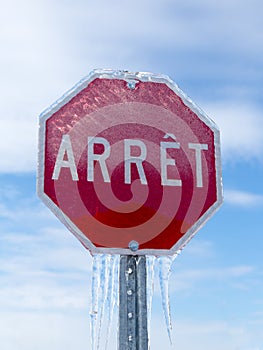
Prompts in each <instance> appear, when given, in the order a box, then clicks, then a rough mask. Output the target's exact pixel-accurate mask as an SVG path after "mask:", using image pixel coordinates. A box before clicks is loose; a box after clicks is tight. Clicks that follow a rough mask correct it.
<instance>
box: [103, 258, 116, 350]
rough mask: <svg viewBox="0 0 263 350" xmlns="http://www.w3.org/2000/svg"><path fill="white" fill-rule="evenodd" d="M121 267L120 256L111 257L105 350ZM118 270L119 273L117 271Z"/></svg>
mask: <svg viewBox="0 0 263 350" xmlns="http://www.w3.org/2000/svg"><path fill="white" fill-rule="evenodd" d="M118 267H119V255H111V257H110V260H109V267H108V271H109V284H108V291H107V314H106V323H107V324H106V341H105V350H107V348H108V342H109V335H110V330H111V325H112V318H113V313H114V311H115V306H116V304H117V299H116V298H117V296H116V290H115V288H116V285H117V286H118V280H117V281H116V274H117V271H118ZM116 270H117V271H116Z"/></svg>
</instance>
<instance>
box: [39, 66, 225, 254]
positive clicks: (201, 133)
mask: <svg viewBox="0 0 263 350" xmlns="http://www.w3.org/2000/svg"><path fill="white" fill-rule="evenodd" d="M39 141H40V142H39V145H40V149H39V169H38V194H39V196H40V198H41V199H42V200H43V201H44V203H45V204H46V205H47V206H48V207H49V208H50V209H51V210H52V211H53V212H54V213H55V215H56V216H57V217H58V218H59V219H60V220H61V221H62V222H63V223H64V224H65V225H66V226H67V227H68V228H69V230H70V231H72V232H73V234H74V235H75V236H76V237H77V238H78V239H79V240H80V241H81V243H82V244H83V245H84V246H85V247H86V248H88V249H89V250H90V251H91V252H92V253H102V252H104V253H116V254H140V255H145V254H155V255H157V254H158V255H165V254H173V253H175V252H176V251H177V250H179V249H181V248H182V247H183V246H184V245H185V244H186V243H187V241H189V239H191V238H192V236H193V235H194V234H195V233H196V232H197V230H198V229H199V228H200V227H201V226H202V225H203V224H204V223H205V222H206V221H207V219H208V218H209V217H210V216H211V215H212V214H213V213H214V212H215V210H216V209H217V208H218V207H219V205H220V204H221V203H222V186H221V170H220V169H221V164H220V143H219V130H218V128H217V126H216V125H215V124H214V123H213V122H212V121H211V120H210V119H209V118H208V117H207V116H206V115H205V114H204V113H203V112H202V111H201V110H200V109H199V108H198V107H197V106H196V105H194V104H193V102H192V101H190V100H189V99H188V98H187V97H186V95H185V94H184V93H183V92H182V91H181V90H180V89H179V88H178V87H177V85H176V84H174V83H173V82H172V81H171V80H170V79H169V78H168V77H166V76H163V75H154V74H151V73H129V72H126V71H110V70H95V71H93V72H92V73H91V74H90V75H89V76H88V77H87V78H85V79H83V80H82V81H81V82H80V83H79V84H78V85H77V86H76V87H75V88H73V89H72V90H71V91H69V92H68V93H67V94H66V95H64V96H63V97H62V98H61V99H60V100H59V101H58V102H56V103H55V104H54V105H52V106H51V107H50V108H49V109H48V110H46V111H45V112H44V113H42V115H41V116H40V136H39Z"/></svg>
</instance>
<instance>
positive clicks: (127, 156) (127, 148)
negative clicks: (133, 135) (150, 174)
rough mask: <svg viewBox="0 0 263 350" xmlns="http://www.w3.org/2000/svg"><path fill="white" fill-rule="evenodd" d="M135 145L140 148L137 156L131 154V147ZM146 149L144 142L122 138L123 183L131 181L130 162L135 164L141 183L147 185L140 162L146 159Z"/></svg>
mask: <svg viewBox="0 0 263 350" xmlns="http://www.w3.org/2000/svg"><path fill="white" fill-rule="evenodd" d="M132 146H136V147H139V148H140V152H141V153H140V155H139V156H132V155H131V147H132ZM146 156H147V149H146V146H145V144H144V143H143V142H142V141H140V140H130V139H125V140H124V167H125V171H124V172H125V175H124V183H126V184H130V183H131V164H132V163H133V164H135V165H136V167H137V170H138V173H139V177H140V180H141V184H142V185H147V180H146V176H145V173H144V169H143V165H142V162H143V161H144V160H145V159H146Z"/></svg>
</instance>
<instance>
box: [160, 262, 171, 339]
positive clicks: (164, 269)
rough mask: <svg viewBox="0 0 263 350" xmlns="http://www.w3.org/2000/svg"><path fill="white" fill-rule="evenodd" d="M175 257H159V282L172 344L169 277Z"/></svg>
mask: <svg viewBox="0 0 263 350" xmlns="http://www.w3.org/2000/svg"><path fill="white" fill-rule="evenodd" d="M174 258H175V257H170V256H161V257H159V258H158V263H159V282H160V289H161V296H162V306H163V313H164V318H165V323H166V329H167V333H168V336H169V340H170V344H171V345H172V321H171V312H170V298H169V277H170V272H171V265H172V263H173V260H174Z"/></svg>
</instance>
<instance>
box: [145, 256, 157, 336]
mask: <svg viewBox="0 0 263 350" xmlns="http://www.w3.org/2000/svg"><path fill="white" fill-rule="evenodd" d="M155 261H156V257H155V256H151V255H148V256H147V257H146V269H147V323H148V337H149V339H150V328H151V327H150V325H151V315H152V298H153V292H154V266H155Z"/></svg>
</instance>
